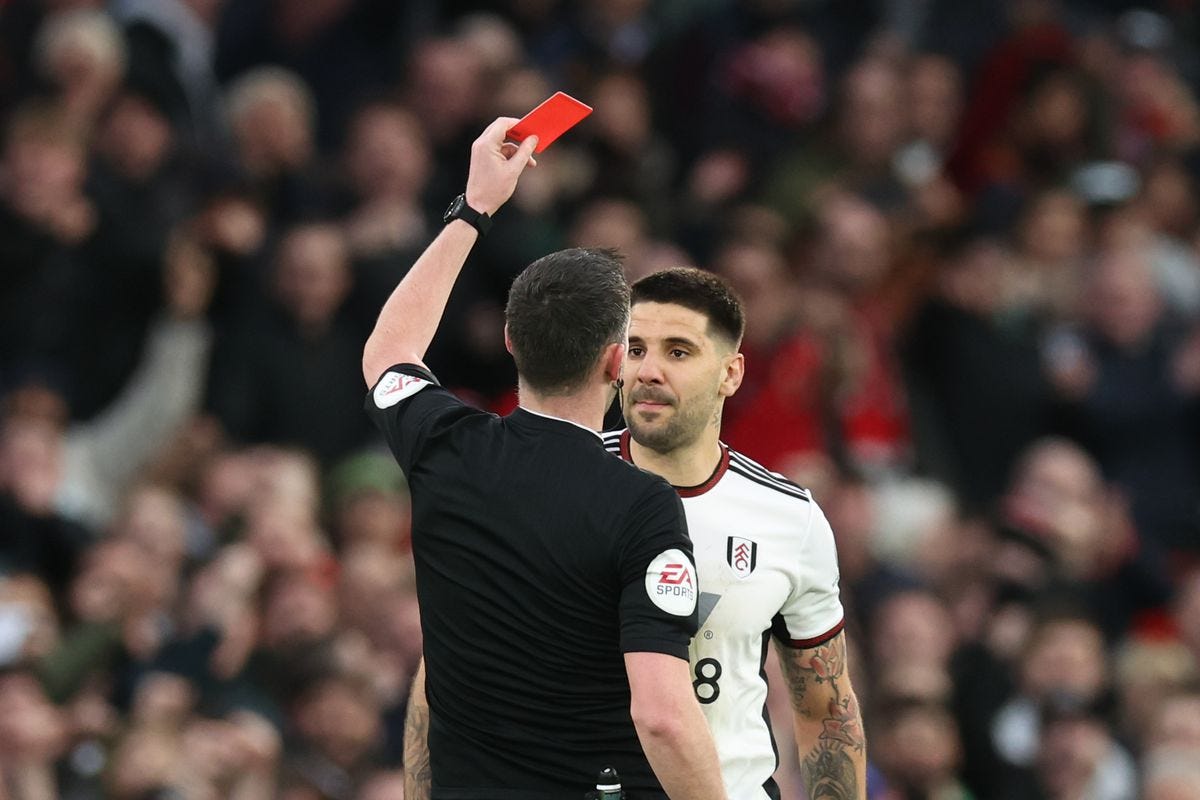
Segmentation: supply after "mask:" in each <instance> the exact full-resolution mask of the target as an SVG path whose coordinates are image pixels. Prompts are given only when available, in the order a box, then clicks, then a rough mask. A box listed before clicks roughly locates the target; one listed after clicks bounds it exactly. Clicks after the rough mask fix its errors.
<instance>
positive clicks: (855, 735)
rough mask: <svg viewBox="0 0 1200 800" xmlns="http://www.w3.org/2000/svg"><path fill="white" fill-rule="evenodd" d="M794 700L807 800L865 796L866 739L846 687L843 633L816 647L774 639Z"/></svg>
mask: <svg viewBox="0 0 1200 800" xmlns="http://www.w3.org/2000/svg"><path fill="white" fill-rule="evenodd" d="M775 644H776V651H777V652H778V654H779V663H780V666H781V667H782V671H783V676H784V679H785V680H786V682H787V688H788V694H789V696H790V698H791V701H792V721H793V725H794V727H795V731H796V747H797V749H798V750H799V755H800V768H801V772H802V774H803V776H804V785H805V789H806V790H807V793H808V796H809V798H811V800H826V799H829V800H843V798H849V799H850V800H855V799H857V800H863V799H864V798H866V796H867V740H866V736H865V735H864V734H863V722H862V714H861V713H860V712H859V708H858V698H857V697H855V695H854V687H853V686H851V685H850V670H849V666H848V665H847V663H846V634H845V632H844V631H839V632H838V633H837V635H835V636H834V637H833V638H831V639H829V640H828V641H826V642H824V643H822V644H819V645H817V646H816V647H808V648H797V647H791V646H788V645H787V644H786V643H783V642H780V641H778V640H776V642H775Z"/></svg>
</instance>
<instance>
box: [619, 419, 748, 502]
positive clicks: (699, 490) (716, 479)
mask: <svg viewBox="0 0 1200 800" xmlns="http://www.w3.org/2000/svg"><path fill="white" fill-rule="evenodd" d="M620 442H621V458H623V459H625V460H626V461H628V462H629V463H630V464H632V463H633V451H632V450H631V449H630V447H629V429H628V428H626V429H625V430H623V431H621V440H620ZM717 444H719V445H721V460H720V461H718V462H717V467H716V469H714V470H713V472H712V475H709V476H708V478H707V479H706V480H705V481H704V482H703V483H698V484H696V485H695V486H674V485H672V487H671V488H672V489H674V490H675V491H676V492H678V493H679V496H680V497H699V496H700V495H702V494H704V493H705V492H707V491H708V490H710V489H712V488H713V487H714V486H716V485H717V484H718V483H720V481H721V478H722V477H723V476H724V475H725V471H726V470H728V469H729V447H728V445H726V444H725V443H724V442H717Z"/></svg>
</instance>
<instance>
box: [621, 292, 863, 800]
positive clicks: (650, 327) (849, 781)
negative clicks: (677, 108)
mask: <svg viewBox="0 0 1200 800" xmlns="http://www.w3.org/2000/svg"><path fill="white" fill-rule="evenodd" d="M743 329H744V315H743V311H742V308H741V304H740V302H739V301H738V299H737V297H736V296H735V295H734V294H733V292H732V291H731V290H730V289H729V287H728V286H727V285H726V284H725V283H724V282H723V281H722V280H721V279H720V278H718V277H717V276H715V275H713V274H711V273H708V272H704V271H701V270H696V269H671V270H665V271H662V272H657V273H654V274H651V275H648V276H646V277H645V278H643V279H641V280H640V281H638V282H637V283H635V284H634V285H633V290H632V314H631V322H630V329H629V352H628V359H627V362H626V366H625V375H624V378H625V383H624V388H623V392H622V403H623V411H624V416H625V420H626V424H627V425H628V426H629V427H628V429H627V430H624V431H616V432H612V433H608V434H605V443H606V446H607V447H608V448H609V450H611V451H612V452H614V453H618V454H619V455H620V456H621V457H622V458H624V459H625V460H626V461H629V462H631V463H633V464H636V465H637V466H639V467H642V468H643V469H646V470H649V471H651V472H654V473H657V474H658V475H661V476H663V477H664V478H666V479H667V481H668V482H670V483H671V484H672V485H673V486H674V487H675V488H676V491H677V492H678V493H679V495H680V497H681V498H683V505H684V510H685V511H686V513H687V518H688V529H689V532H690V534H691V537H692V542H693V546H694V548H695V556H696V567H697V570H698V571H699V575H700V629H699V633H698V634H697V635H696V637H695V638H694V639H693V640H692V645H691V663H692V669H693V686H694V688H695V692H696V697H697V698H698V699H699V701H700V703H701V707H702V708H703V710H704V714H705V717H706V718H707V720H708V723H709V726H710V727H711V729H712V732H713V736H714V738H715V739H716V743H717V751H718V753H719V755H720V759H721V771H722V773H723V777H724V780H725V787H726V790H727V791H728V792H729V796H730V797H735V798H738V799H739V800H748V799H749V798H767V797H773V798H778V797H779V789H778V787H777V786H776V785H775V782H774V780H773V779H772V775H773V773H774V772H775V768H776V766H777V757H776V753H775V748H774V742H773V740H772V737H771V732H770V726H769V724H768V722H767V717H766V708H765V704H766V699H767V683H766V677H765V673H764V672H763V664H764V663H765V659H766V657H767V641H768V640H769V639H774V641H775V645H776V651H777V653H778V655H779V659H780V662H781V665H782V672H783V675H784V676H785V678H786V680H787V683H788V690H789V692H790V694H791V701H792V708H793V723H794V727H795V732H796V742H797V746H798V749H799V756H800V762H801V766H802V770H803V775H804V781H805V784H806V787H807V790H808V796H809V797H812V798H826V797H836V798H864V797H866V742H865V739H864V736H863V727H862V718H861V715H860V712H859V708H858V702H857V700H856V698H855V695H854V690H853V688H852V687H851V684H850V674H849V670H848V667H847V664H846V641H845V635H844V634H843V632H842V624H843V614H842V606H841V601H840V599H839V592H838V565H837V553H836V550H835V548H834V540H833V533H832V531H831V530H830V527H829V523H828V522H827V521H826V519H825V515H824V514H823V513H822V512H821V509H820V508H819V507H818V506H817V504H816V502H815V501H814V500H813V498H812V496H811V495H810V494H809V493H808V492H807V491H806V490H804V489H802V488H800V487H799V486H797V485H796V484H794V483H792V482H791V481H789V480H787V479H786V478H784V477H782V476H781V475H778V474H776V473H773V472H770V471H768V470H767V469H765V468H763V467H762V466H760V465H759V464H757V463H755V462H754V461H752V460H751V459H749V458H747V457H746V456H744V455H742V454H741V453H738V452H736V451H734V450H731V449H730V448H729V447H727V446H726V445H725V444H723V443H722V442H721V441H720V432H721V412H722V408H723V405H724V402H725V399H726V398H727V397H730V396H731V395H733V393H734V392H736V391H737V389H738V386H739V385H740V384H741V381H742V374H743V368H744V365H743V357H742V355H741V354H740V353H739V352H738V347H739V345H740V343H741V338H742V333H743Z"/></svg>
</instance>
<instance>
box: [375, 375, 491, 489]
mask: <svg viewBox="0 0 1200 800" xmlns="http://www.w3.org/2000/svg"><path fill="white" fill-rule="evenodd" d="M365 405H366V410H367V416H368V417H370V418H371V421H372V422H374V423H375V426H376V427H378V428H379V430H380V431H382V432H383V436H384V439H386V441H387V443H388V447H389V448H391V451H392V454H393V455H394V456H395V457H396V461H397V463H399V464H400V468H401V469H403V470H404V474H405V475H408V474H409V472H410V470H411V469H412V466H413V464H414V463H415V462H416V460H417V457H418V455H419V453H420V451H421V446H422V445H423V444H424V442H425V441H426V440H427V439H428V437H429V434H430V431H431V430H432V429H433V428H434V426H435V425H436V424H437V423H438V422H439V421H440V420H444V419H445V418H447V417H448V416H450V415H453V414H456V413H461V412H462V411H464V410H469V409H468V407H467V406H466V404H465V403H463V402H462V401H461V400H459V399H458V398H457V397H455V396H454V395H453V394H451V393H450V392H448V391H447V390H446V389H444V388H442V386H441V384H439V383H438V380H437V378H435V377H434V376H433V373H432V372H430V371H429V370H427V369H425V368H424V367H421V366H418V365H416V364H397V365H396V366H394V367H391V368H389V369H388V370H387V372H385V373H383V375H382V376H381V377H380V378H379V380H378V382H376V384H375V385H374V386H373V387H371V391H370V392H368V393H367V398H366V404H365Z"/></svg>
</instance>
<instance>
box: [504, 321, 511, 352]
mask: <svg viewBox="0 0 1200 800" xmlns="http://www.w3.org/2000/svg"><path fill="white" fill-rule="evenodd" d="M504 349H505V350H507V351H508V354H509V355H512V339H511V338H510V337H509V335H508V323H507V322H506V323H504Z"/></svg>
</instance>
